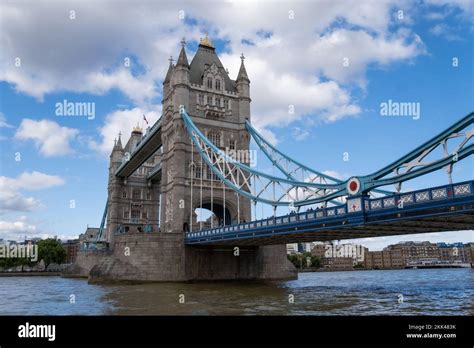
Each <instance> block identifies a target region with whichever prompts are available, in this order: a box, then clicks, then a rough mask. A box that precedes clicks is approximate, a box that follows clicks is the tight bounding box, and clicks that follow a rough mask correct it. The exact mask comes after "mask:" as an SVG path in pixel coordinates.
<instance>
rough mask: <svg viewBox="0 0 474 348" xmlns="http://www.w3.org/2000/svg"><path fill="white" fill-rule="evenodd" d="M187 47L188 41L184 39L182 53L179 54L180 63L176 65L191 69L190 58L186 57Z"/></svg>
mask: <svg viewBox="0 0 474 348" xmlns="http://www.w3.org/2000/svg"><path fill="white" fill-rule="evenodd" d="M185 47H186V40H185V39H184V38H183V39H182V40H181V52H179V57H178V62H177V63H176V66H185V67H186V68H189V63H188V57H186V50H185Z"/></svg>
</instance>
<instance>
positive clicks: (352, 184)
mask: <svg viewBox="0 0 474 348" xmlns="http://www.w3.org/2000/svg"><path fill="white" fill-rule="evenodd" d="M359 191H360V181H359V179H357V178H350V179H349V181H348V182H347V192H348V193H349V194H350V195H355V194H356V193H358V192H359Z"/></svg>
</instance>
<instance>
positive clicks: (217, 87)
mask: <svg viewBox="0 0 474 348" xmlns="http://www.w3.org/2000/svg"><path fill="white" fill-rule="evenodd" d="M216 89H217V90H218V91H220V90H221V80H219V79H216Z"/></svg>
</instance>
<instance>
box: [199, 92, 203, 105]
mask: <svg viewBox="0 0 474 348" xmlns="http://www.w3.org/2000/svg"><path fill="white" fill-rule="evenodd" d="M199 104H200V105H204V94H199Z"/></svg>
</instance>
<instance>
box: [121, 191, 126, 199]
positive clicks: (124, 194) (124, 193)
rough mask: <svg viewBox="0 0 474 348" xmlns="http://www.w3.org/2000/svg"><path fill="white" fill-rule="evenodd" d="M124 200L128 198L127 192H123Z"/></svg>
mask: <svg viewBox="0 0 474 348" xmlns="http://www.w3.org/2000/svg"><path fill="white" fill-rule="evenodd" d="M122 198H127V191H125V190H123V191H122Z"/></svg>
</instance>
